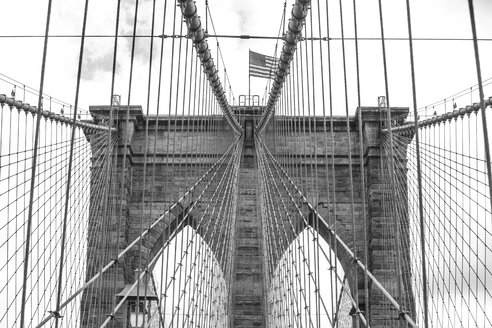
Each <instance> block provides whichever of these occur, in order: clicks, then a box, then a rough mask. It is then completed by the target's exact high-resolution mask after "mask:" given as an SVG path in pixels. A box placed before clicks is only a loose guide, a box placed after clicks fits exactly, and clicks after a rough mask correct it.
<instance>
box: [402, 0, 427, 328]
mask: <svg viewBox="0 0 492 328" xmlns="http://www.w3.org/2000/svg"><path fill="white" fill-rule="evenodd" d="M406 6H407V24H408V46H409V51H410V53H409V54H410V69H411V74H412V100H413V116H414V118H413V119H414V122H415V123H414V126H415V148H416V155H417V188H418V197H419V201H418V206H419V224H420V248H421V254H422V294H423V295H422V296H423V300H424V327H425V328H428V327H429V311H428V307H429V306H428V302H429V301H428V296H427V293H428V292H427V260H426V255H425V222H424V204H423V196H422V168H421V163H420V136H419V122H418V119H417V117H418V114H417V90H416V83H415V63H414V57H413V37H412V20H411V13H410V0H406Z"/></svg>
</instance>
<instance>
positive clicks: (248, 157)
mask: <svg viewBox="0 0 492 328" xmlns="http://www.w3.org/2000/svg"><path fill="white" fill-rule="evenodd" d="M90 110H91V112H93V113H95V114H99V115H107V114H108V110H109V107H105V106H94V107H91V109H90ZM261 110H262V108H261V107H255V108H251V107H241V108H235V110H234V112H235V114H236V115H237V116H238V118H239V121H240V123H241V124H242V125H243V127H244V130H245V133H244V136H243V138H244V139H243V140H244V142H243V153H242V160H241V163H240V170H239V172H240V174H239V188H238V190H237V193H238V194H237V206H236V208H234V209H233V210H232V212H234V213H236V228H235V234H236V238H235V239H236V240H235V243H234V246H233V247H234V248H233V249H234V256H233V257H234V261H233V262H234V263H226V262H223V263H220V265H221V267H222V269H223V270H224V272H226V271H227V270H233V274H232V277H233V278H232V280H233V281H232V289H231V290H230V291H229V292H230V294H231V295H230V300H231V304H230V306H231V308H230V309H231V315H232V319H231V326H232V327H252V326H254V327H264V326H265V317H264V316H265V312H266V311H265V308H266V304H264V295H263V293H264V290H265V289H266V286H263V283H264V282H263V278H262V277H263V275H264V274H265V268H263V264H262V263H263V262H262V260H261V259H262V257H263V254H264V249H263V245H262V242H261V231H262V227H261V225H262V218H261V211H260V204H261V197H262V195H261V194H260V191H259V189H258V187H257V184H255V183H254V181H255V179H257V163H256V157H255V142H254V139H253V130H254V126H255V125H256V122H257V120H258V117H259V115H260V114H261ZM360 110H361V111H362V120H363V122H362V123H363V134H364V135H363V140H364V144H363V145H360V144H359V134H358V129H357V126H358V122H357V115H356V116H354V117H352V118H351V119H350V135H348V134H347V131H346V125H345V124H346V123H345V118H343V119H342V118H341V117H340V118H335V119H334V136H335V144H334V146H335V158H336V162H335V170H336V176H337V180H336V181H331V182H330V183H331V184H333V183H335V184H336V190H337V197H336V199H337V202H336V203H335V204H331V206H329V207H322V208H320V213H321V214H322V215H328V214H330V213H334V212H335V211H336V213H337V216H336V222H337V225H338V229H337V230H338V232H339V236H340V237H341V239H342V240H343V241H344V242H345V243H346V244H347V245H349V246H350V247H351V248H353V249H357V256H358V257H359V258H360V259H361V260H363V258H364V253H365V252H364V248H365V247H367V251H368V256H369V259H368V262H369V270H370V271H371V272H372V273H373V274H374V276H375V277H376V278H378V279H379V280H380V282H381V283H382V284H383V285H384V286H386V287H387V289H388V290H389V291H390V293H392V294H395V293H396V285H397V283H396V282H395V281H394V279H393V280H391V279H389V280H388V277H391V276H392V277H396V271H395V269H391V268H389V267H388V263H389V262H393V261H394V257H395V251H394V249H393V250H391V249H388V248H384V247H382V243H383V239H384V243H392V242H394V240H393V241H392V240H391V238H392V237H391V236H387V235H383V233H384V231H387V227H388V226H391V225H392V224H393V223H392V222H393V221H392V220H393V218H390V217H387V216H385V215H384V211H383V209H382V204H383V198H384V197H387V194H388V190H387V184H385V183H383V181H382V178H381V175H380V166H381V160H380V156H381V153H380V152H381V147H380V131H381V126H382V120H381V117H382V115H381V110H380V109H378V108H362V109H360ZM392 112H393V115H394V116H395V117H398V118H399V119H400V120H402V121H403V120H404V119H405V118H406V115H408V109H407V108H393V109H392ZM114 116H115V118H116V119H118V118H119V120H118V130H119V136H118V140H119V141H118V146H117V149H116V150H115V152H114V156H118V158H119V160H118V161H117V162H118V163H119V165H118V166H117V167H115V168H113V173H112V174H113V175H112V178H113V179H116V181H118V183H117V184H116V185H117V188H116V190H112V191H111V192H112V193H115V195H124V202H123V203H121V204H119V205H118V211H116V213H114V214H113V215H110V216H109V217H108V218H101V217H100V216H98V215H97V214H94V215H91V218H90V224H91V225H94V226H96V225H99V226H100V225H101V224H102V225H105V227H106V228H105V229H103V230H104V231H107V233H106V236H103V240H105V243H104V244H103V246H102V247H103V248H105V247H106V248H108V249H113V248H114V247H116V246H117V248H118V249H120V250H122V249H124V248H125V247H127V246H128V245H129V243H130V242H131V241H132V240H134V239H135V238H136V236H138V235H139V233H140V229H141V225H140V220H135V218H136V217H139V218H140V217H141V216H142V215H143V217H144V222H147V223H148V222H152V220H154V219H155V217H156V216H157V215H159V214H161V213H163V212H164V211H165V210H166V209H167V208H168V207H169V205H170V204H169V203H166V202H164V201H159V200H154V202H153V206H152V207H151V206H150V204H151V203H150V202H148V201H146V199H145V198H146V197H149V193H150V192H151V191H150V190H143V182H142V174H143V165H144V152H145V149H147V154H148V157H147V160H149V159H152V158H155V163H154V162H152V161H153V160H151V162H150V165H154V164H155V167H156V175H155V179H154V180H153V183H152V188H153V190H152V192H153V193H154V194H159V195H161V197H159V199H161V200H162V199H168V200H169V199H173V200H177V199H179V196H180V193H183V192H184V191H185V190H186V189H185V187H186V186H190V185H192V184H193V183H195V181H196V180H197V179H198V178H199V176H197V175H196V172H197V170H196V166H197V165H207V164H212V163H214V162H215V161H216V160H217V158H218V157H219V156H220V155H221V154H222V153H224V151H225V150H226V149H227V148H228V147H229V145H230V144H231V143H232V142H233V140H234V132H233V130H232V129H231V128H230V127H229V125H228V123H227V122H226V120H225V119H224V118H223V117H221V116H220V117H219V116H217V117H214V118H213V120H212V121H211V122H212V124H210V120H208V121H207V122H209V123H207V124H205V123H204V122H205V121H200V119H199V118H197V119H194V120H189V119H186V118H179V117H178V118H169V117H148V118H147V117H144V115H143V113H142V109H141V107H139V106H132V107H131V109H130V117H129V120H126V107H125V108H122V109H120V110H119V111H116V112H115V115H114ZM383 117H384V115H383ZM283 119H286V118H282V117H276V118H275V120H272V121H271V122H270V123H269V125H268V126H267V128H266V129H265V131H264V133H263V139H264V140H265V142H266V144H267V145H268V146H269V147H270V149H272V151H274V152H275V153H277V154H278V153H282V152H286V150H287V149H290V152H291V153H297V155H298V156H297V157H296V158H298V160H299V165H308V166H309V165H312V164H309V163H308V162H303V161H302V158H305V157H310V156H312V154H305V153H303V151H305V149H306V148H304V147H299V144H300V143H302V142H310V143H313V142H314V140H311V139H309V137H306V138H307V139H306V140H300V139H299V136H297V135H292V136H286V138H284V139H282V140H275V138H274V137H273V133H272V132H273V131H274V129H277V128H278V126H281V122H282V120H283ZM301 119H302V120H309V119H308V118H301ZM311 120H312V119H311ZM147 121H148V124H149V126H150V128H149V133H150V135H149V138H148V140H149V142H147V143H146V140H145V124H146V123H147ZM127 122H128V123H127ZM190 124H191V125H193V131H195V132H194V135H192V134H189V133H187V132H186V131H188V129H183V128H182V127H184V126H187V125H190ZM156 125H157V134H158V136H157V138H156V139H155V140H157V144H155V145H154V135H153V134H154V133H155V132H154V131H155V126H156ZM309 126H310V128H311V129H316V130H317V131H318V133H319V131H322V127H323V122H322V120H321V119H314V120H312V121H311V124H309ZM170 129H172V130H173V131H174V133H173V137H172V139H170V138H169V134H168V133H166V132H167V131H169V130H170ZM210 131H213V134H212V135H213V137H210V135H211V134H210V133H209V132H210ZM205 132H207V133H208V134H206V136H207V137H205ZM202 133H203V136H204V137H200V134H202ZM192 138H196V139H194V140H195V143H194V142H189V143H187V142H183V140H186V139H190V140H191V139H192ZM348 138H350V139H351V144H352V150H351V153H352V157H353V158H354V162H355V163H358V154H359V147H363V154H364V158H363V160H364V171H365V172H364V175H361V172H360V169H359V165H353V166H352V171H353V172H352V173H353V177H354V194H355V204H354V205H355V220H356V226H355V227H353V226H352V223H351V216H350V214H349V203H350V200H349V193H350V190H349V189H348V188H349V183H348V170H349V165H348V163H349V161H348V153H347V146H346V145H347V141H348ZM328 139H329V136H328V135H327V136H326V140H324V141H323V140H320V138H319V134H318V140H317V142H319V143H320V145H319V147H317V149H318V150H319V151H323V149H325V147H323V146H322V143H323V142H329V141H327V140H328ZM176 140H180V142H179V143H178V142H176ZM196 140H200V143H201V144H200V145H199V147H198V149H192V148H191V147H187V146H186V145H193V144H195V145H196ZM409 140H411V138H409ZM172 144H174V145H175V147H174V148H173V153H172V154H169V152H166V149H169V147H170V145H172ZM328 149H331V146H330V147H328ZM154 152H155V156H154ZM322 157H323V156H320V158H322ZM323 158H324V157H323ZM124 162H125V169H124V170H123V167H122V163H124ZM177 163H179V165H177ZM330 164H331V163H330ZM318 165H319V166H318V175H319V177H320V178H321V179H325V178H326V175H327V174H329V172H327V171H326V170H324V167H326V166H327V165H326V163H324V162H323V159H321V160H320V162H319V163H318ZM307 169H310V168H309V167H307ZM398 169H399V170H402V171H404V172H406V162H405V159H404V158H401V159H400V160H399V161H398ZM362 176H364V177H365V181H366V184H365V185H366V190H365V193H366V203H365V204H363V203H362V201H361V199H362V198H361V193H362V190H361V179H362ZM312 182H313V181H304V182H299V183H301V184H302V183H304V184H306V186H305V187H306V188H305V189H306V190H308V192H307V197H308V199H309V200H310V199H313V198H312V195H310V194H309V187H307V185H309V184H311V183H312ZM171 186H172V187H171ZM300 187H301V188H303V186H302V185H300ZM401 189H402V190H406V187H405V186H403V187H402V188H401ZM318 192H319V197H318V199H323V198H327V197H328V194H327V190H326V188H325V189H324V190H323V189H320V190H319V191H318ZM164 196H165V197H164ZM192 198H193V195H189V196H188V197H185V198H183V199H182V200H181V201H180V203H179V206H176V207H175V208H174V210H173V211H172V213H171V214H170V215H168V217H166V220H165V224H163V225H160V226H158V227H157V228H155V229H154V230H153V231H151V232H150V234H149V238H147V239H146V241H145V243H144V245H143V248H142V249H143V253H142V254H139V253H138V252H137V249H136V248H135V249H132V250H131V251H130V252H128V253H127V254H126V255H125V256H124V258H123V259H122V260H120V261H119V265H118V269H117V270H113V272H112V273H111V274H109V275H107V277H105V278H104V279H103V280H102V283H101V286H100V288H99V289H97V290H90V291H89V290H88V291H86V293H85V294H84V299H98V302H92V303H91V304H97V306H99V307H100V309H101V311H99V313H106V314H107V313H110V312H111V309H112V305H113V298H114V297H115V296H114V293H113V292H112V291H113V290H114V287H115V286H116V290H122V289H123V287H124V286H125V285H126V284H128V283H133V282H134V280H135V269H138V266H142V265H143V264H145V262H146V261H147V260H148V259H149V258H151V255H152V254H153V253H154V252H156V250H157V249H158V248H159V247H161V246H162V245H163V244H164V243H166V242H167V241H168V239H169V237H170V236H172V235H173V233H175V231H176V229H177V227H178V226H179V225H178V223H179V221H180V220H181V218H182V217H183V213H185V212H186V211H187V208H188V206H189V204H190V202H191V201H192ZM204 200H206V196H205V198H204ZM142 205H143V208H142ZM202 205H203V203H201V204H199V205H198V208H197V209H196V210H197V211H200V206H202ZM363 207H365V209H366V211H365V212H366V213H367V216H366V217H365V218H364V217H363V216H362V208H363ZM305 211H306V213H307V215H310V213H309V209H308V208H307V207H306V208H305ZM311 214H312V213H311ZM400 219H401V218H400ZM364 221H365V222H366V223H367V226H368V228H369V231H368V235H367V240H368V245H364V244H363V240H364V238H363V225H364ZM403 221H408V220H407V218H403ZM188 224H190V225H193V221H192V220H191V221H190V222H189V223H188ZM181 228H182V227H181ZM352 229H355V232H356V235H357V238H356V240H357V242H356V245H353V242H352ZM100 230H101V229H97V230H96V229H90V230H89V251H88V260H87V261H88V268H87V276H88V277H91V276H92V275H94V274H95V273H97V270H98V268H99V265H100V264H101V263H107V262H109V260H110V259H105V258H101V256H102V255H101V254H102V253H104V252H102V251H101V249H100V247H99V249H95V248H94V247H95V245H94V244H91V240H94V239H95V238H98V237H100V236H91V233H92V234H94V233H96V232H97V231H100ZM116 231H119V232H120V233H119V234H117V233H116ZM198 233H200V230H198ZM319 233H320V234H321V236H323V238H325V239H326V241H327V242H328V243H329V244H331V245H333V244H334V243H335V241H334V240H333V239H332V238H331V237H330V234H329V232H328V231H326V230H325V229H323V228H320V231H319ZM202 238H203V239H204V240H205V241H206V242H207V243H208V244H209V245H213V243H214V242H215V241H214V239H211V238H210V237H209V236H207V235H202ZM291 238H292V240H294V239H295V238H296V236H295V235H292V236H291ZM394 238H395V237H393V239H394ZM402 238H409V236H403V237H402ZM409 255H410V254H409V252H407V253H406V254H404V255H403V258H404V260H405V261H409V258H410V256H409ZM137 259H139V261H137ZM339 260H340V262H341V264H342V266H343V269H344V271H345V273H346V274H347V278H348V282H349V285H350V288H351V290H352V291H354V290H355V289H356V288H357V289H358V290H359V308H360V309H361V310H364V311H366V312H367V313H368V314H369V315H370V316H371V320H372V327H380V326H381V325H380V324H379V322H380V320H383V319H387V317H388V313H387V311H386V310H387V302H386V300H385V299H384V297H383V295H381V293H380V292H379V290H378V289H376V288H373V287H371V288H370V300H371V304H370V307H369V308H366V305H365V301H364V297H363V296H364V285H363V281H364V279H363V276H362V272H361V270H358V276H359V278H358V281H359V284H358V285H356V284H355V282H354V279H353V277H354V274H353V270H354V265H353V263H352V259H350V258H349V257H348V256H343V255H340V256H339ZM403 267H406V268H410V267H411V265H404V266H403ZM392 270H393V271H392ZM388 273H390V274H388ZM409 275H410V272H404V273H403V280H405V281H410V279H406V278H405V277H407V278H409ZM405 281H404V282H403V284H404V287H405V288H404V289H405V290H404V292H405V295H406V297H407V298H408V299H411V300H413V294H412V291H411V286H410V285H409V284H408V283H406V282H405ZM251 283H252V285H251ZM251 286H253V288H251ZM406 310H407V311H410V312H413V311H414V310H413V308H410V309H406ZM90 313H94V311H92V309H90V308H88V307H87V306H86V307H84V306H83V307H82V327H84V328H85V327H88V326H89V323H90V321H91V318H90ZM114 322H115V325H114V327H117V328H119V327H126V325H127V323H126V313H125V310H124V309H123V310H122V311H120V312H118V314H117V315H116V318H115V320H114ZM378 324H379V325H378ZM396 324H397V321H395V325H396Z"/></svg>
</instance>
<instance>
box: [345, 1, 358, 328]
mask: <svg viewBox="0 0 492 328" xmlns="http://www.w3.org/2000/svg"><path fill="white" fill-rule="evenodd" d="M339 6H340V31H341V36H342V65H343V84H344V95H345V125H346V130H347V131H346V132H347V141H348V142H347V150H348V171H349V188H350V217H351V219H352V241H353V247H354V256H355V259H354V261H353V263H354V272H353V274H354V286H355V288H354V290H353V293H354V300H355V306H356V309H355V310H356V313H355V327H356V328H358V327H359V326H360V317H359V316H360V315H362V314H361V312H360V308H359V303H360V300H359V282H358V280H359V278H358V274H357V271H358V270H357V266H356V265H355V264H356V262H357V261H359V259H358V257H357V244H356V239H357V238H356V235H355V213H354V177H353V164H352V141H351V137H350V122H349V109H348V106H349V105H348V88H347V64H346V54H345V33H344V23H343V6H342V0H340V1H339ZM362 206H364V204H363V205H362ZM342 288H343V287H342Z"/></svg>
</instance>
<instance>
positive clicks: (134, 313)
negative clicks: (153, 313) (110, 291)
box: [116, 283, 159, 328]
mask: <svg viewBox="0 0 492 328" xmlns="http://www.w3.org/2000/svg"><path fill="white" fill-rule="evenodd" d="M138 287H139V288H138V289H137V286H133V284H128V285H126V286H125V288H123V290H122V291H121V292H119V293H118V294H117V295H116V297H118V298H123V297H125V296H126V300H127V302H128V317H127V319H128V322H129V323H130V327H132V328H143V327H145V326H147V327H148V325H149V321H150V317H149V318H147V319H145V316H146V315H148V314H149V311H147V309H150V305H151V302H152V301H156V302H158V301H159V298H158V297H157V295H156V294H155V293H154V292H153V291H152V290H151V289H150V288H148V287H147V286H144V284H143V283H141V284H139V285H138ZM144 324H145V326H144Z"/></svg>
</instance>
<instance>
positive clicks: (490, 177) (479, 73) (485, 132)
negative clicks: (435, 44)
mask: <svg viewBox="0 0 492 328" xmlns="http://www.w3.org/2000/svg"><path fill="white" fill-rule="evenodd" d="M468 7H469V10H470V21H471V29H472V34H473V49H474V51H475V65H476V67H477V79H478V91H479V93H480V109H481V111H482V129H483V143H484V146H485V159H486V161H487V178H488V182H489V200H490V208H491V210H492V167H491V163H490V161H491V159H490V146H489V131H488V127H487V115H486V112H485V101H484V93H483V82H482V68H481V65H480V53H479V50H478V40H477V26H476V23H475V9H474V7H473V0H468Z"/></svg>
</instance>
